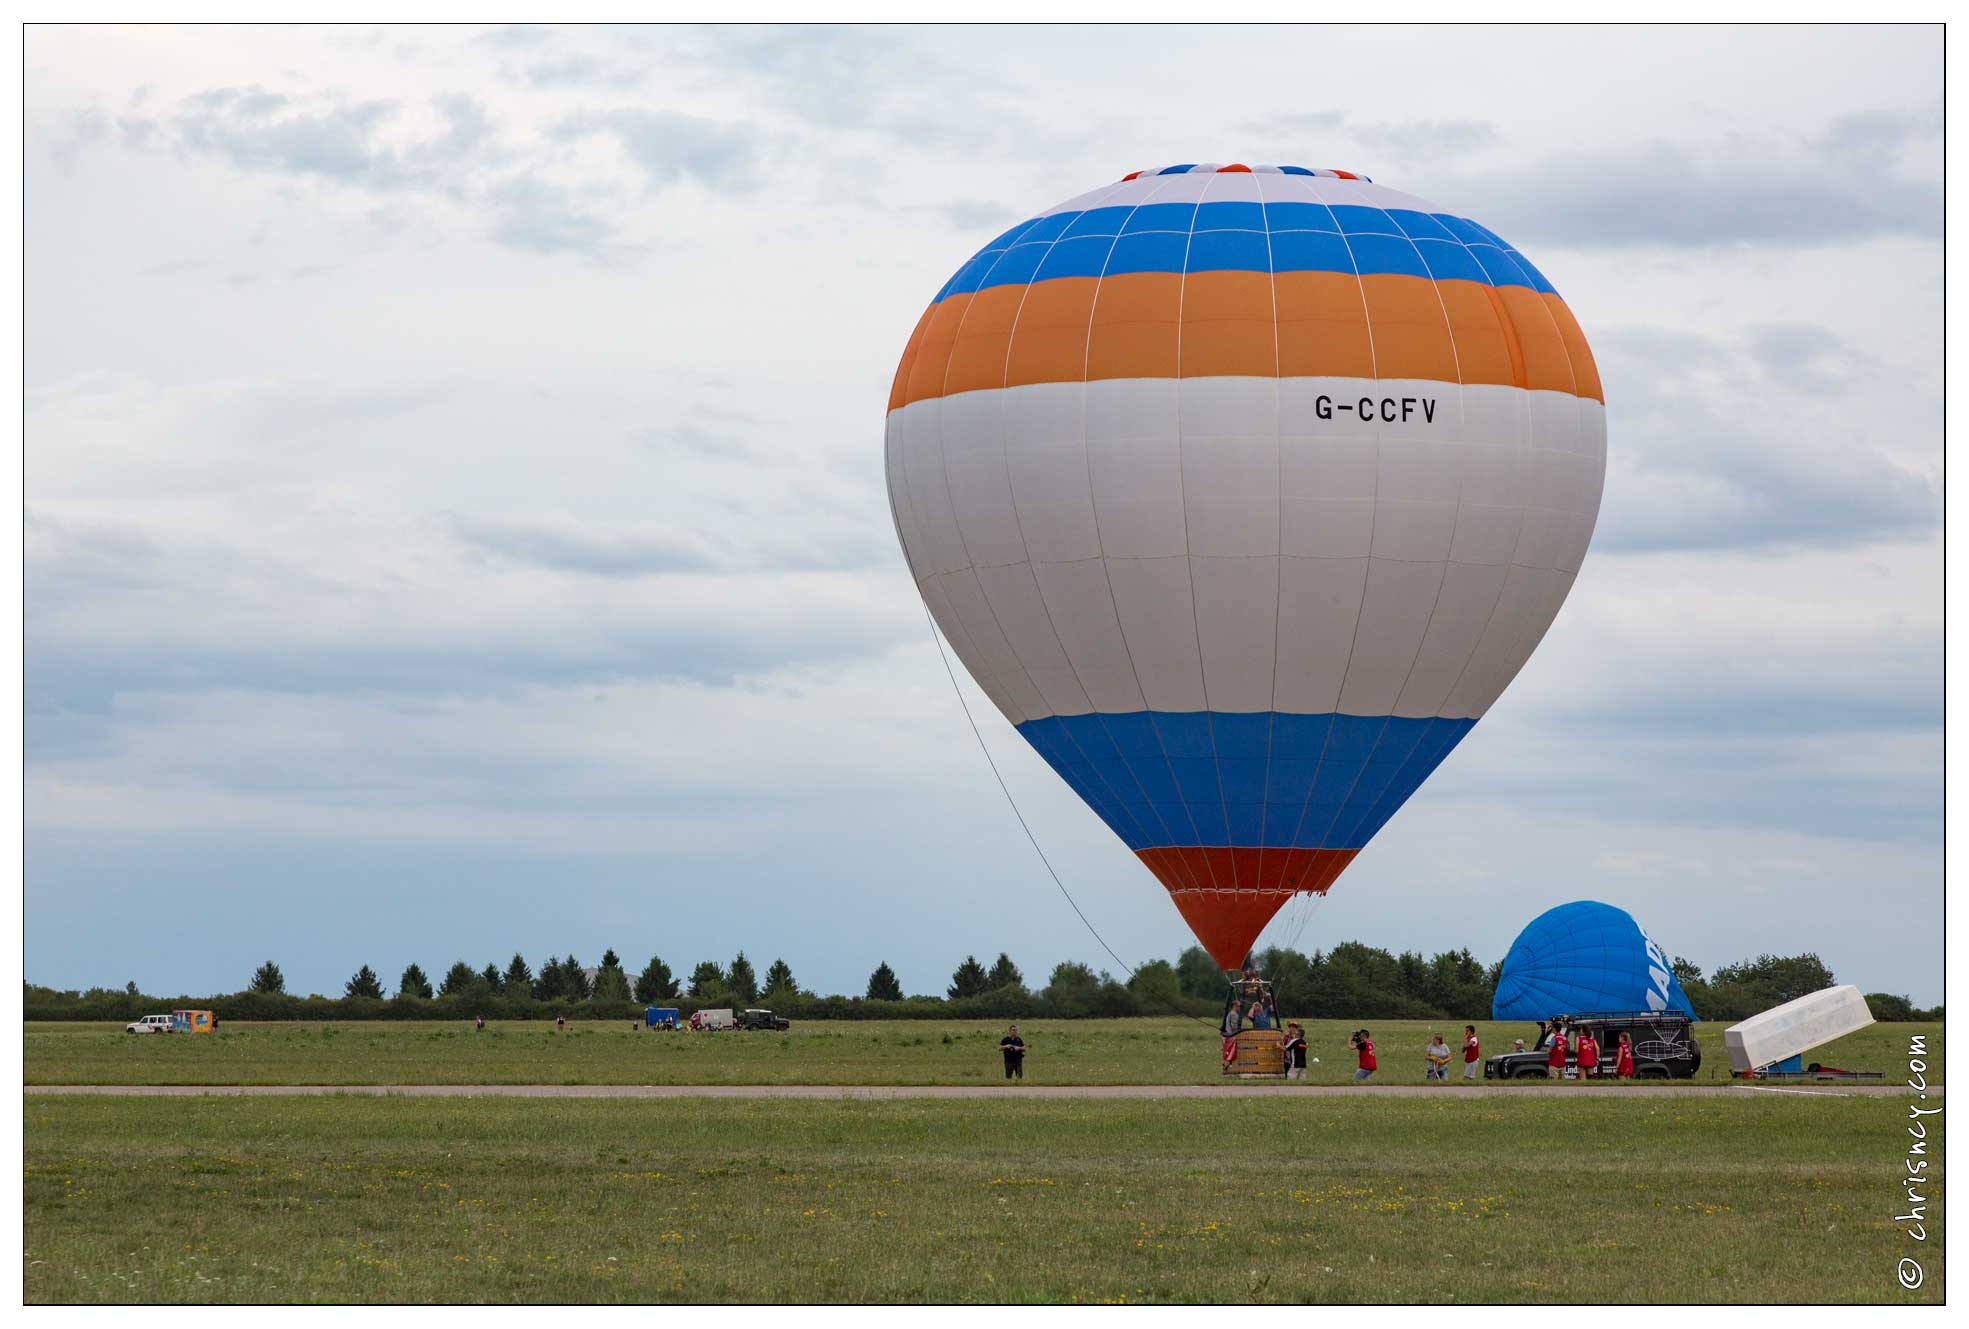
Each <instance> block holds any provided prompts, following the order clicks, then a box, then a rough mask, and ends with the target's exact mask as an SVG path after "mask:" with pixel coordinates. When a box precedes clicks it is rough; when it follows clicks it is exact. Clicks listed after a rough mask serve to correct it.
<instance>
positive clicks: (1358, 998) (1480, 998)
mask: <svg viewBox="0 0 1969 1329" xmlns="http://www.w3.org/2000/svg"><path fill="white" fill-rule="evenodd" d="M1247 963H1248V964H1249V965H1250V966H1251V967H1253V968H1256V969H1257V971H1258V972H1259V973H1261V974H1262V975H1264V976H1265V977H1266V978H1267V979H1269V980H1270V981H1271V983H1272V985H1273V992H1274V995H1275V996H1276V998H1277V1001H1278V1005H1279V1007H1280V1009H1281V1010H1284V1011H1287V1012H1289V1013H1290V1014H1292V1015H1294V1016H1296V1017H1298V1018H1301V1019H1313V1020H1319V1019H1357V1020H1367V1019H1383V1020H1411V1019H1412V1020H1434V1019H1441V1020H1458V1021H1465V1020H1487V1019H1489V1018H1490V1008H1491V998H1492V995H1493V994H1494V993H1495V991H1496V989H1497V980H1498V975H1499V972H1500V970H1501V969H1502V964H1501V963H1492V964H1489V965H1485V964H1484V963H1482V962H1481V961H1479V960H1478V959H1477V958H1476V957H1475V956H1474V955H1472V954H1471V952H1470V951H1469V949H1468V948H1467V947H1466V948H1464V949H1461V950H1455V951H1442V952H1439V953H1437V954H1436V955H1433V956H1429V957H1427V958H1425V957H1424V956H1423V955H1422V954H1421V953H1420V952H1416V951H1403V952H1400V953H1399V954H1395V953H1390V952H1389V951H1387V950H1385V949H1383V948H1381V947H1378V946H1369V945H1367V944H1365V943H1363V942H1357V941H1348V942H1342V943H1340V944H1339V945H1337V946H1334V947H1333V948H1332V949H1330V950H1324V951H1320V950H1315V951H1313V952H1312V953H1311V954H1305V953H1302V952H1300V951H1296V950H1291V949H1286V948H1282V947H1273V948H1271V949H1268V950H1265V951H1261V952H1258V953H1257V954H1255V955H1253V956H1251V957H1250V959H1249V961H1248V962H1247ZM1672 967H1673V969H1674V971H1675V974H1676V977H1677V978H1678V979H1679V980H1680V981H1681V984H1682V988H1683V991H1685V992H1686V993H1687V994H1688V996H1689V1001H1690V1004H1691V1005H1692V1006H1694V1008H1695V1011H1696V1014H1697V1015H1698V1016H1699V1017H1700V1018H1702V1019H1704V1020H1711V1021H1731V1022H1733V1021H1736V1020H1741V1019H1743V1018H1745V1017H1746V1016H1750V1015H1754V1014H1756V1013H1757V1012H1758V1011H1763V1010H1768V1009H1770V1008H1771V1007H1772V1006H1776V1005H1779V1004H1780V1003H1782V1002H1786V1001H1790V1000H1792V999H1793V998H1795V997H1800V996H1803V995H1805V994H1806V993H1808V992H1816V991H1818V990H1819V989H1821V988H1826V987H1831V986H1832V985H1833V984H1834V983H1835V982H1836V980H1835V979H1834V977H1833V974H1832V970H1831V969H1830V968H1828V967H1827V966H1826V965H1825V964H1824V962H1823V961H1821V960H1820V959H1819V957H1818V956H1817V955H1813V954H1805V955H1795V956H1773V955H1760V956H1758V957H1756V958H1755V959H1748V960H1742V961H1739V962H1737V963H1736V964H1730V965H1724V966H1722V967H1721V968H1719V969H1717V970H1716V971H1715V972H1714V973H1713V974H1711V975H1709V976H1707V977H1705V976H1704V974H1703V971H1702V970H1701V969H1700V968H1699V967H1698V966H1696V965H1695V964H1693V963H1691V962H1689V961H1688V960H1684V959H1682V958H1680V957H1677V958H1676V959H1675V960H1674V962H1673V966H1672ZM1224 992H1225V987H1224V975H1223V973H1222V971H1220V970H1219V969H1218V968H1217V963H1216V961H1214V960H1212V959H1211V958H1210V956H1209V955H1208V954H1206V953H1205V952H1204V950H1203V949H1202V948H1201V947H1198V946H1192V947H1190V948H1189V949H1188V950H1186V951H1184V952H1183V953H1182V954H1181V955H1179V956H1178V957H1177V958H1176V960H1175V961H1174V962H1173V963H1172V962H1170V961H1168V960H1149V961H1147V962H1145V963H1143V964H1142V965H1141V966H1140V967H1139V968H1137V969H1135V970H1134V971H1133V972H1132V973H1131V974H1130V975H1129V976H1128V977H1127V978H1126V979H1117V978H1115V977H1114V976H1113V975H1112V974H1110V973H1109V972H1107V971H1106V970H1096V969H1094V968H1093V967H1091V966H1089V965H1085V964H1082V963H1080V962H1078V961H1073V960H1067V961H1062V962H1061V963H1059V964H1057V965H1055V966H1054V967H1053V970H1052V972H1051V973H1050V974H1049V975H1048V976H1047V980H1046V982H1045V984H1044V985H1042V986H1040V987H1038V988H1031V987H1028V986H1027V984H1026V979H1025V975H1024V974H1023V973H1022V972H1020V970H1019V967H1018V966H1017V965H1016V964H1014V963H1013V962H1012V959H1011V957H1010V956H1008V955H1005V954H1003V953H1001V954H1000V955H999V956H998V958H997V960H996V961H994V962H993V963H992V964H990V965H988V966H987V965H985V964H984V963H982V962H981V961H979V959H978V958H977V957H976V956H975V955H967V956H965V957H964V960H963V962H962V963H960V964H959V965H958V966H957V968H956V970H955V971H953V972H952V974H951V977H950V983H949V984H948V985H947V986H946V987H945V989H944V991H943V993H942V995H940V996H939V995H937V994H934V993H930V994H918V995H913V996H912V995H905V993H904V992H903V987H902V983H901V982H900V981H899V980H898V979H897V977H896V973H895V970H894V969H892V968H891V967H890V966H889V964H888V962H887V961H883V962H882V963H880V964H878V965H877V966H876V967H875V969H874V971H873V972H872V973H870V974H869V977H868V983H867V986H866V988H865V989H864V990H863V992H862V993H861V994H859V995H844V994H835V995H822V994H819V993H816V992H813V991H810V990H808V989H805V988H802V987H801V986H800V984H799V982H798V981H797V980H796V979H795V978H794V975H793V970H792V968H791V967H790V966H789V965H788V964H787V962H786V961H785V960H784V959H775V960H774V961H773V962H772V963H771V964H770V965H768V966H767V967H766V971H765V974H764V975H763V976H761V975H759V974H758V973H757V971H756V970H755V968H754V966H753V963H752V961H751V960H750V959H748V958H747V957H746V954H745V952H744V951H742V950H741V951H739V952H738V954H737V955H735V956H733V957H732V959H731V960H730V961H729V962H728V963H725V964H720V963H718V962H717V961H715V960H701V961H699V962H698V963H697V964H696V965H695V966H694V967H693V968H692V969H691V971H690V973H689V976H688V977H686V978H683V979H679V978H677V977H676V976H675V974H674V973H673V972H672V970H671V968H670V966H669V965H668V964H666V963H665V962H664V960H663V958H662V957H661V956H651V957H650V959H649V962H648V963H647V964H645V965H644V966H643V967H642V969H641V970H640V971H639V972H637V973H635V974H634V975H633V976H632V975H631V974H630V973H629V971H628V969H627V967H626V966H625V965H624V964H623V962H622V959H621V957H620V956H619V955H617V954H616V952H615V951H614V950H613V949H610V950H607V951H605V952H604V953H603V955H602V958H601V962H600V963H599V964H598V965H596V966H594V967H593V969H592V970H591V969H590V968H589V967H588V966H585V965H583V964H582V963H581V962H580V960H579V959H577V958H576V957H575V955H574V953H573V952H570V953H569V954H567V955H566V956H549V957H548V959H547V962H546V963H545V964H543V965H541V966H540V968H539V970H538V971H537V972H536V971H535V970H534V969H533V967H532V966H531V965H529V964H528V963H527V960H526V957H525V956H523V955H520V954H518V953H515V954H514V955H513V957H512V959H511V960H509V961H507V963H506V964H505V965H504V966H503V967H502V966H501V965H499V964H498V963H497V962H493V963H488V964H486V965H484V966H483V967H481V968H474V967H473V966H472V965H471V964H470V963H469V962H467V961H465V960H458V961H456V962H454V963H453V964H452V965H451V967H450V968H449V969H447V970H446V971H445V972H444V975H443V976H442V977H441V978H440V979H439V980H438V981H437V982H436V983H435V984H434V983H433V982H432V981H431V979H430V976H429V975H428V974H427V973H426V971H425V970H424V968H423V967H422V966H421V965H417V964H410V965H407V966H405V968H404V970H403V972H402V973H401V974H399V975H398V976H397V979H396V983H395V986H394V987H392V988H387V989H386V987H385V985H384V983H383V980H382V978H381V977H380V976H379V975H378V974H377V973H376V971H375V970H374V969H373V968H371V967H370V966H369V965H367V964H365V965H362V966H361V967H360V968H358V969H357V970H356V971H355V973H354V974H352V975H350V977H349V979H348V981H347V982H346V983H344V984H343V991H342V995H341V997H339V998H336V997H327V996H322V995H320V994H311V995H309V996H305V997H302V996H298V995H295V994H292V993H289V992H288V991H287V980H286V976H285V975H284V974H282V972H281V969H280V966H279V965H278V964H276V963H275V962H274V961H272V960H269V961H267V962H266V963H264V964H262V965H261V966H260V967H259V968H258V969H257V970H255V971H254V973H253V975H252V978H251V980H250V981H249V982H248V984H247V986H246V988H245V990H244V991H241V992H237V993H230V994H224V995H216V996H208V997H201V998H193V997H173V998H168V999H166V998H159V997H155V996H149V995H146V994H144V993H142V992H140V991H138V989H137V985H136V984H135V983H129V984H126V985H125V986H124V987H123V988H122V989H120V990H119V989H111V988H89V989H86V990H79V991H78V990H66V991H59V990H56V989H54V988H48V987H40V986H37V985H35V984H28V985H27V986H26V1002H25V1012H24V1014H25V1017H26V1018H27V1019H30V1020H132V1019H136V1018H137V1017H138V1016H141V1015H146V1014H150V1013H152V1012H153V1011H155V1010H156V1009H158V1008H160V1007H170V1008H182V1007H192V1008H202V1009H210V1010H212V1011H214V1012H216V1013H217V1014H218V1016H219V1018H220V1019H221V1020H225V1019H235V1020H279V1019H345V1020H346V1019H357V1020H360V1019H425V1018H428V1019H455V1018H470V1017H471V1016H472V1015H474V1014H478V1015H484V1016H486V1017H488V1018H491V1019H536V1018H546V1019H552V1018H554V1017H555V1016H557V1015H567V1016H570V1017H573V1018H583V1017H586V1018H593V1019H624V1018H633V1017H634V1016H635V1015H636V1014H637V1013H639V1012H640V1011H641V1010H642V1008H643V1007H645V1006H675V1007H676V1008H677V1009H678V1010H679V1012H680V1013H681V1014H682V1015H683V1016H685V1017H686V1018H688V1016H689V1015H690V1014H691V1012H693V1011H698V1010H716V1009H720V1008H724V1007H746V1006H765V1007H769V1008H771V1009H772V1010H774V1011H775V1012H777V1013H778V1014H780V1015H784V1016H787V1017H789V1018H804V1019H915V1018H921V1019H947V1018H952V1017H956V1018H993V1019H1007V1018H1009V1019H1026V1018H1039V1017H1051V1018H1065V1019H1073V1018H1082V1017H1111V1016H1125V1015H1171V1014H1182V1015H1211V1016H1214V1015H1215V1014H1216V1012H1217V1011H1218V1009H1219V1008H1220V1006H1221V1004H1222V1002H1223V1000H1224ZM1866 1000H1867V1004H1868V1006H1869V1007H1871V1008H1872V1010H1873V1014H1874V1018H1876V1019H1879V1020H1940V1019H1942V1018H1943V1016H1942V1008H1941V1007H1940V1006H1936V1007H1934V1008H1933V1009H1931V1010H1922V1009H1920V1008H1918V1007H1916V1006H1914V1005H1913V1003H1912V1002H1910V1001H1909V1000H1908V999H1907V998H1906V997H1905V996H1896V995H1893V994H1891V993H1880V992H1872V993H1868V994H1867V996H1866ZM1554 1013H1555V1014H1556V1013H1557V1012H1554Z"/></svg>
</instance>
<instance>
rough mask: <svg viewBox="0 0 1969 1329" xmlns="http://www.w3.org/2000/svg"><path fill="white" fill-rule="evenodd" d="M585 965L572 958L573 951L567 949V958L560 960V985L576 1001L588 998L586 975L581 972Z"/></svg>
mask: <svg viewBox="0 0 1969 1329" xmlns="http://www.w3.org/2000/svg"><path fill="white" fill-rule="evenodd" d="M586 967H587V966H585V965H583V964H582V963H581V961H579V960H577V959H575V958H574V952H573V951H569V952H568V953H567V959H565V960H563V961H561V986H562V988H563V989H564V990H565V994H566V995H567V996H569V997H572V998H573V999H574V1000H576V1001H586V1000H587V999H588V991H589V988H588V975H587V974H586V973H585V972H583V971H584V970H585V969H586Z"/></svg>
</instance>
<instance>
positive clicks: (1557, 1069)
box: [1545, 1024, 1566, 1080]
mask: <svg viewBox="0 0 1969 1329" xmlns="http://www.w3.org/2000/svg"><path fill="white" fill-rule="evenodd" d="M1545 1078H1546V1079H1548V1080H1563V1079H1565V1078H1566V1031H1565V1030H1564V1029H1561V1028H1560V1027H1559V1026H1558V1025H1556V1024H1555V1025H1553V1026H1552V1041H1551V1043H1550V1044H1549V1050H1548V1051H1547V1052H1546V1054H1545Z"/></svg>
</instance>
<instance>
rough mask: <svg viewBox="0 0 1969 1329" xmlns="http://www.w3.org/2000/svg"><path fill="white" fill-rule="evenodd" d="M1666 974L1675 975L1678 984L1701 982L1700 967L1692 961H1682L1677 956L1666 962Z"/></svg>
mask: <svg viewBox="0 0 1969 1329" xmlns="http://www.w3.org/2000/svg"><path fill="white" fill-rule="evenodd" d="M1668 972H1669V973H1671V974H1673V975H1675V979H1676V981H1677V982H1680V983H1700V982H1702V966H1701V965H1699V964H1697V963H1696V962H1695V961H1694V960H1684V959H1683V958H1682V957H1681V956H1679V955H1678V956H1676V957H1675V958H1674V959H1673V960H1670V961H1669V962H1668Z"/></svg>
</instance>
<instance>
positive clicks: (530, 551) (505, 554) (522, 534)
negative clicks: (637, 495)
mask: <svg viewBox="0 0 1969 1329" xmlns="http://www.w3.org/2000/svg"><path fill="white" fill-rule="evenodd" d="M447 525H448V526H449V528H450V530H451V532H452V534H453V535H455V536H456V537H457V538H458V539H459V540H461V541H463V542H464V543H465V544H467V545H469V546H470V547H472V548H473V549H476V550H478V551H480V552H482V553H486V554H490V555H492V556H494V557H497V558H502V559H506V560H508V561H510V562H515V563H525V564H531V565H533V566H536V567H543V568H553V569H556V570H558V571H562V572H580V573H588V574H592V575H594V576H598V577H640V576H644V575H646V574H649V573H653V572H702V571H706V570H708V569H710V568H712V567H714V566H715V565H716V564H715V560H714V559H713V557H712V555H711V553H710V551H709V550H708V549H707V548H706V547H705V543H704V541H703V540H701V539H700V538H698V537H696V536H694V535H692V534H690V533H689V532H684V531H673V530H641V531H597V530H594V529H593V528H591V527H588V526H584V525H581V524H578V523H574V522H564V523H558V524H557V523H552V522H542V521H502V520H497V519H492V518H485V517H474V516H470V515H466V514H462V513H453V514H451V515H450V516H449V518H448V519H447Z"/></svg>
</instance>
